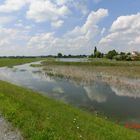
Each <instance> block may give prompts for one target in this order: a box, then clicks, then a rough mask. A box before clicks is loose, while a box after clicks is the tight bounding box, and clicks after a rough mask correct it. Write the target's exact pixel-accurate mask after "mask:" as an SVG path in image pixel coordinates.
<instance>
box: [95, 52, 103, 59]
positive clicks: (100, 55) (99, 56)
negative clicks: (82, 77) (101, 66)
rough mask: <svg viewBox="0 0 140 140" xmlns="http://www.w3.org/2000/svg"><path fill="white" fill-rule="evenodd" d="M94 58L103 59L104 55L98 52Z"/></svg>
mask: <svg viewBox="0 0 140 140" xmlns="http://www.w3.org/2000/svg"><path fill="white" fill-rule="evenodd" d="M94 57H95V58H102V53H101V52H99V51H96V52H95V54H94Z"/></svg>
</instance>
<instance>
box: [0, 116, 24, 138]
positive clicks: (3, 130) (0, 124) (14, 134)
mask: <svg viewBox="0 0 140 140" xmlns="http://www.w3.org/2000/svg"><path fill="white" fill-rule="evenodd" d="M0 140H23V138H22V137H21V135H20V133H19V131H17V130H13V129H12V127H11V126H10V124H9V123H7V122H6V121H5V120H4V119H3V118H2V117H1V116H0Z"/></svg>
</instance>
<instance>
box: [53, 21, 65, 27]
mask: <svg viewBox="0 0 140 140" xmlns="http://www.w3.org/2000/svg"><path fill="white" fill-rule="evenodd" d="M63 23H64V21H63V20H58V21H53V22H52V23H51V26H52V27H54V28H59V27H61V26H62V25H63Z"/></svg>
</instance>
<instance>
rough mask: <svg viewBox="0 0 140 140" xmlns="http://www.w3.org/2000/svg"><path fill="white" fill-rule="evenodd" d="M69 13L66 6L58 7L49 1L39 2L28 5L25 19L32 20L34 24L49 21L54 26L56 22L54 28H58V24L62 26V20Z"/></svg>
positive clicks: (40, 0) (41, 0)
mask: <svg viewBox="0 0 140 140" xmlns="http://www.w3.org/2000/svg"><path fill="white" fill-rule="evenodd" d="M69 13H70V10H69V8H68V7H67V6H66V5H61V6H58V5H57V4H55V3H52V2H51V1H49V0H47V1H43V0H39V1H34V2H32V3H31V4H30V6H29V10H28V11H27V18H29V19H33V20H35V21H36V22H44V21H51V22H52V25H54V26H55V25H56V24H54V22H56V23H57V25H56V26H58V25H59V26H60V24H61V25H62V19H63V18H65V17H66V16H67V15H68V14H69ZM60 19H61V23H60Z"/></svg>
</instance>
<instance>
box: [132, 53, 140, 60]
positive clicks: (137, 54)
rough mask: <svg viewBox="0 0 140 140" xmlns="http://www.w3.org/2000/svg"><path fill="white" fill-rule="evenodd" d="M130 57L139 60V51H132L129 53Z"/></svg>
mask: <svg viewBox="0 0 140 140" xmlns="http://www.w3.org/2000/svg"><path fill="white" fill-rule="evenodd" d="M131 58H132V60H140V52H137V51H133V52H132V53H131Z"/></svg>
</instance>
